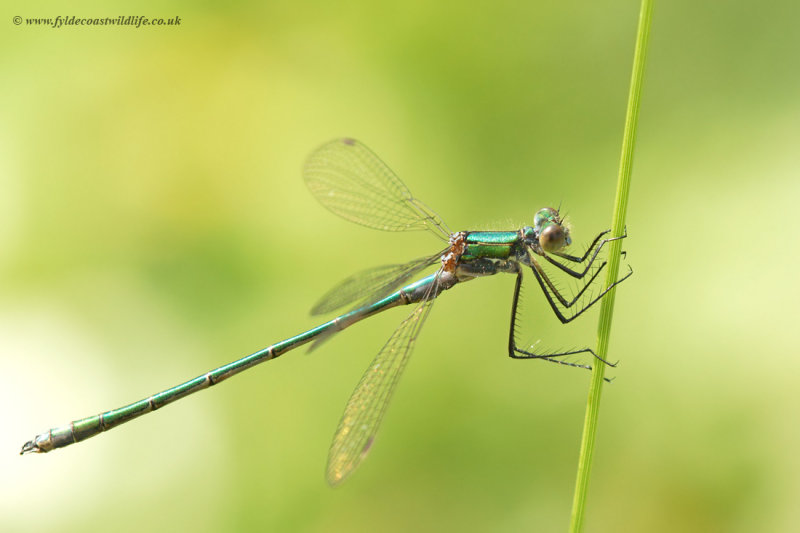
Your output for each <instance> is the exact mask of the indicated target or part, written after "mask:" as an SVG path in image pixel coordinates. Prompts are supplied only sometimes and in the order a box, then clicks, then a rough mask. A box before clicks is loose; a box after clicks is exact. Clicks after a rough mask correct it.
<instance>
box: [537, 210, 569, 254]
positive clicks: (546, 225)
mask: <svg viewBox="0 0 800 533" xmlns="http://www.w3.org/2000/svg"><path fill="white" fill-rule="evenodd" d="M533 224H534V230H535V232H536V235H537V236H538V239H539V246H541V248H542V250H544V251H545V252H558V251H559V250H561V249H562V248H564V247H565V246H569V245H570V244H572V239H571V238H570V236H569V228H568V227H567V226H566V224H564V220H563V219H562V218H561V216H560V215H559V214H558V210H557V209H553V208H552V207H545V208H543V209H540V210H539V211H538V212H537V213H536V215H535V216H534V217H533Z"/></svg>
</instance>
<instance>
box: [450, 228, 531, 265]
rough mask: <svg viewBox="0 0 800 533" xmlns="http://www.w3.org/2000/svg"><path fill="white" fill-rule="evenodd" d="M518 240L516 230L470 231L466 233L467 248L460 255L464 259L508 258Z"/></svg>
mask: <svg viewBox="0 0 800 533" xmlns="http://www.w3.org/2000/svg"><path fill="white" fill-rule="evenodd" d="M518 242H519V233H518V232H516V231H471V232H470V233H468V234H467V239H466V243H467V248H466V251H465V252H464V254H463V255H462V256H461V258H462V259H464V260H465V261H469V260H471V259H476V258H479V257H486V258H491V259H508V258H509V257H510V256H511V252H512V250H513V248H514V245H516V244H517V243H518Z"/></svg>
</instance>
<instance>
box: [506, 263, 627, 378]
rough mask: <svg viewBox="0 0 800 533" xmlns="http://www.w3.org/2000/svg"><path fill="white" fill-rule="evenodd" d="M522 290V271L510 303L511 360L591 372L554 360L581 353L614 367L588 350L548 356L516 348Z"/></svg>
mask: <svg viewBox="0 0 800 533" xmlns="http://www.w3.org/2000/svg"><path fill="white" fill-rule="evenodd" d="M521 288H522V270H518V271H517V281H516V284H515V285H514V297H513V299H512V301H511V326H510V328H509V332H508V356H509V357H511V358H512V359H542V360H544V361H549V362H551V363H557V364H560V365H566V366H572V367H575V368H584V369H586V370H591V369H592V367H591V366H590V365H582V364H578V363H572V362H570V361H562V360H560V359H555V358H556V357H563V356H567V355H575V354H581V353H590V354H592V355H593V356H594V357H596V358H597V359H599V360H600V361H602V362H603V363H605V364H607V365H609V366H616V365H612V364H610V363H608V362H607V361H605V360H603V359H600V358H599V357H597V354H595V353H594V351H592V350H591V349H589V348H583V349H582V350H569V351H565V352H556V353H548V354H535V353H533V352H529V351H527V350H522V349H520V348H517V342H516V329H517V308H518V305H519V294H520V289H521ZM603 379H605V380H606V381H608V382H610V381H611V380H610V379H608V378H603Z"/></svg>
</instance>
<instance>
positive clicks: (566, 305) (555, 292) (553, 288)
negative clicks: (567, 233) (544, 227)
mask: <svg viewBox="0 0 800 533" xmlns="http://www.w3.org/2000/svg"><path fill="white" fill-rule="evenodd" d="M531 261H534V260H533V259H531ZM606 264H607V262H606V261H603V264H602V265H600V268H598V269H597V271H596V272H595V273H594V274H592V277H591V278H589V281H587V282H586V283H584V284H583V287H582V288H581V290H579V291H578V293H577V294H576V295H575V297H574V298H572V300H570V301H569V302H568V301H567V299H566V298H564V296H563V295H562V294H561V292H560V291H559V290H558V289H557V288H556V286H555V285H554V284H553V282H551V281H550V278H549V277H548V276H547V275H546V274H545V273H544V271H543V270H542V271H541V274H542V277H543V278H544V281H545V283H547V286H548V287H550V290H551V291H552V293H553V295H554V296H555V297H556V298H557V299H558V301H559V302H560V303H561V305H562V306H564V308H565V309H569V308H570V307H572V306H573V305H575V302H577V301H578V300H579V299H580V297H581V296H583V293H584V292H586V289H588V288H589V286H590V285H591V284H592V282H594V280H595V278H597V276H598V275H599V274H600V271H601V270H603V268H605V266H606ZM537 266H538V265H537Z"/></svg>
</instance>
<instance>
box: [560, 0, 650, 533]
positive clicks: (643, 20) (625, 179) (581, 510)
mask: <svg viewBox="0 0 800 533" xmlns="http://www.w3.org/2000/svg"><path fill="white" fill-rule="evenodd" d="M652 12H653V0H642V6H641V11H640V13H639V29H638V31H637V34H636V47H635V50H634V55H633V73H632V75H631V86H630V92H629V94H628V110H627V112H626V115H625V131H624V133H623V137H622V155H621V157H620V164H619V175H618V179H617V195H616V200H615V204H614V214H613V218H612V226H611V228H612V235H614V236H618V235H622V233H623V231H624V229H625V213H626V212H627V208H628V191H629V190H630V182H631V167H632V165H633V148H634V144H635V140H636V124H637V122H638V118H639V100H640V97H641V93H642V77H643V74H644V65H645V59H646V56H647V40H648V35H649V33H650V20H651V16H652ZM609 244H610V245H611V247H610V250H609V251H608V270H607V271H606V285H605V286H606V287H607V286H609V285H611V284H612V283H613V282H614V281H615V280H616V279H617V275H618V273H619V260H620V252H621V250H622V241H621V240H617V241H613V242H611V243H609ZM615 293H616V289H612V290H611V291H609V293H608V294H607V295H606V296H605V298H603V301H602V302H601V304H600V320H599V323H598V326H597V350H596V353H597V355H598V356H599V357H601V358H603V359H605V358H606V354H607V353H608V341H609V336H610V333H611V317H612V315H613V311H614V296H615ZM604 375H605V365H603V364H595V365H594V370H593V371H592V381H591V385H590V386H589V397H588V400H587V405H586V417H585V419H584V424H583V437H582V439H581V451H580V456H579V460H578V476H577V479H576V481H575V496H574V499H573V501H572V520H571V524H570V531H571V532H572V533H578V532H579V531H581V530H582V529H583V522H584V516H585V510H586V496H587V493H588V486H589V475H590V473H591V469H592V458H593V456H594V444H595V438H596V435H597V417H598V413H599V411H600V396H601V393H602V391H603V377H604Z"/></svg>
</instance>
